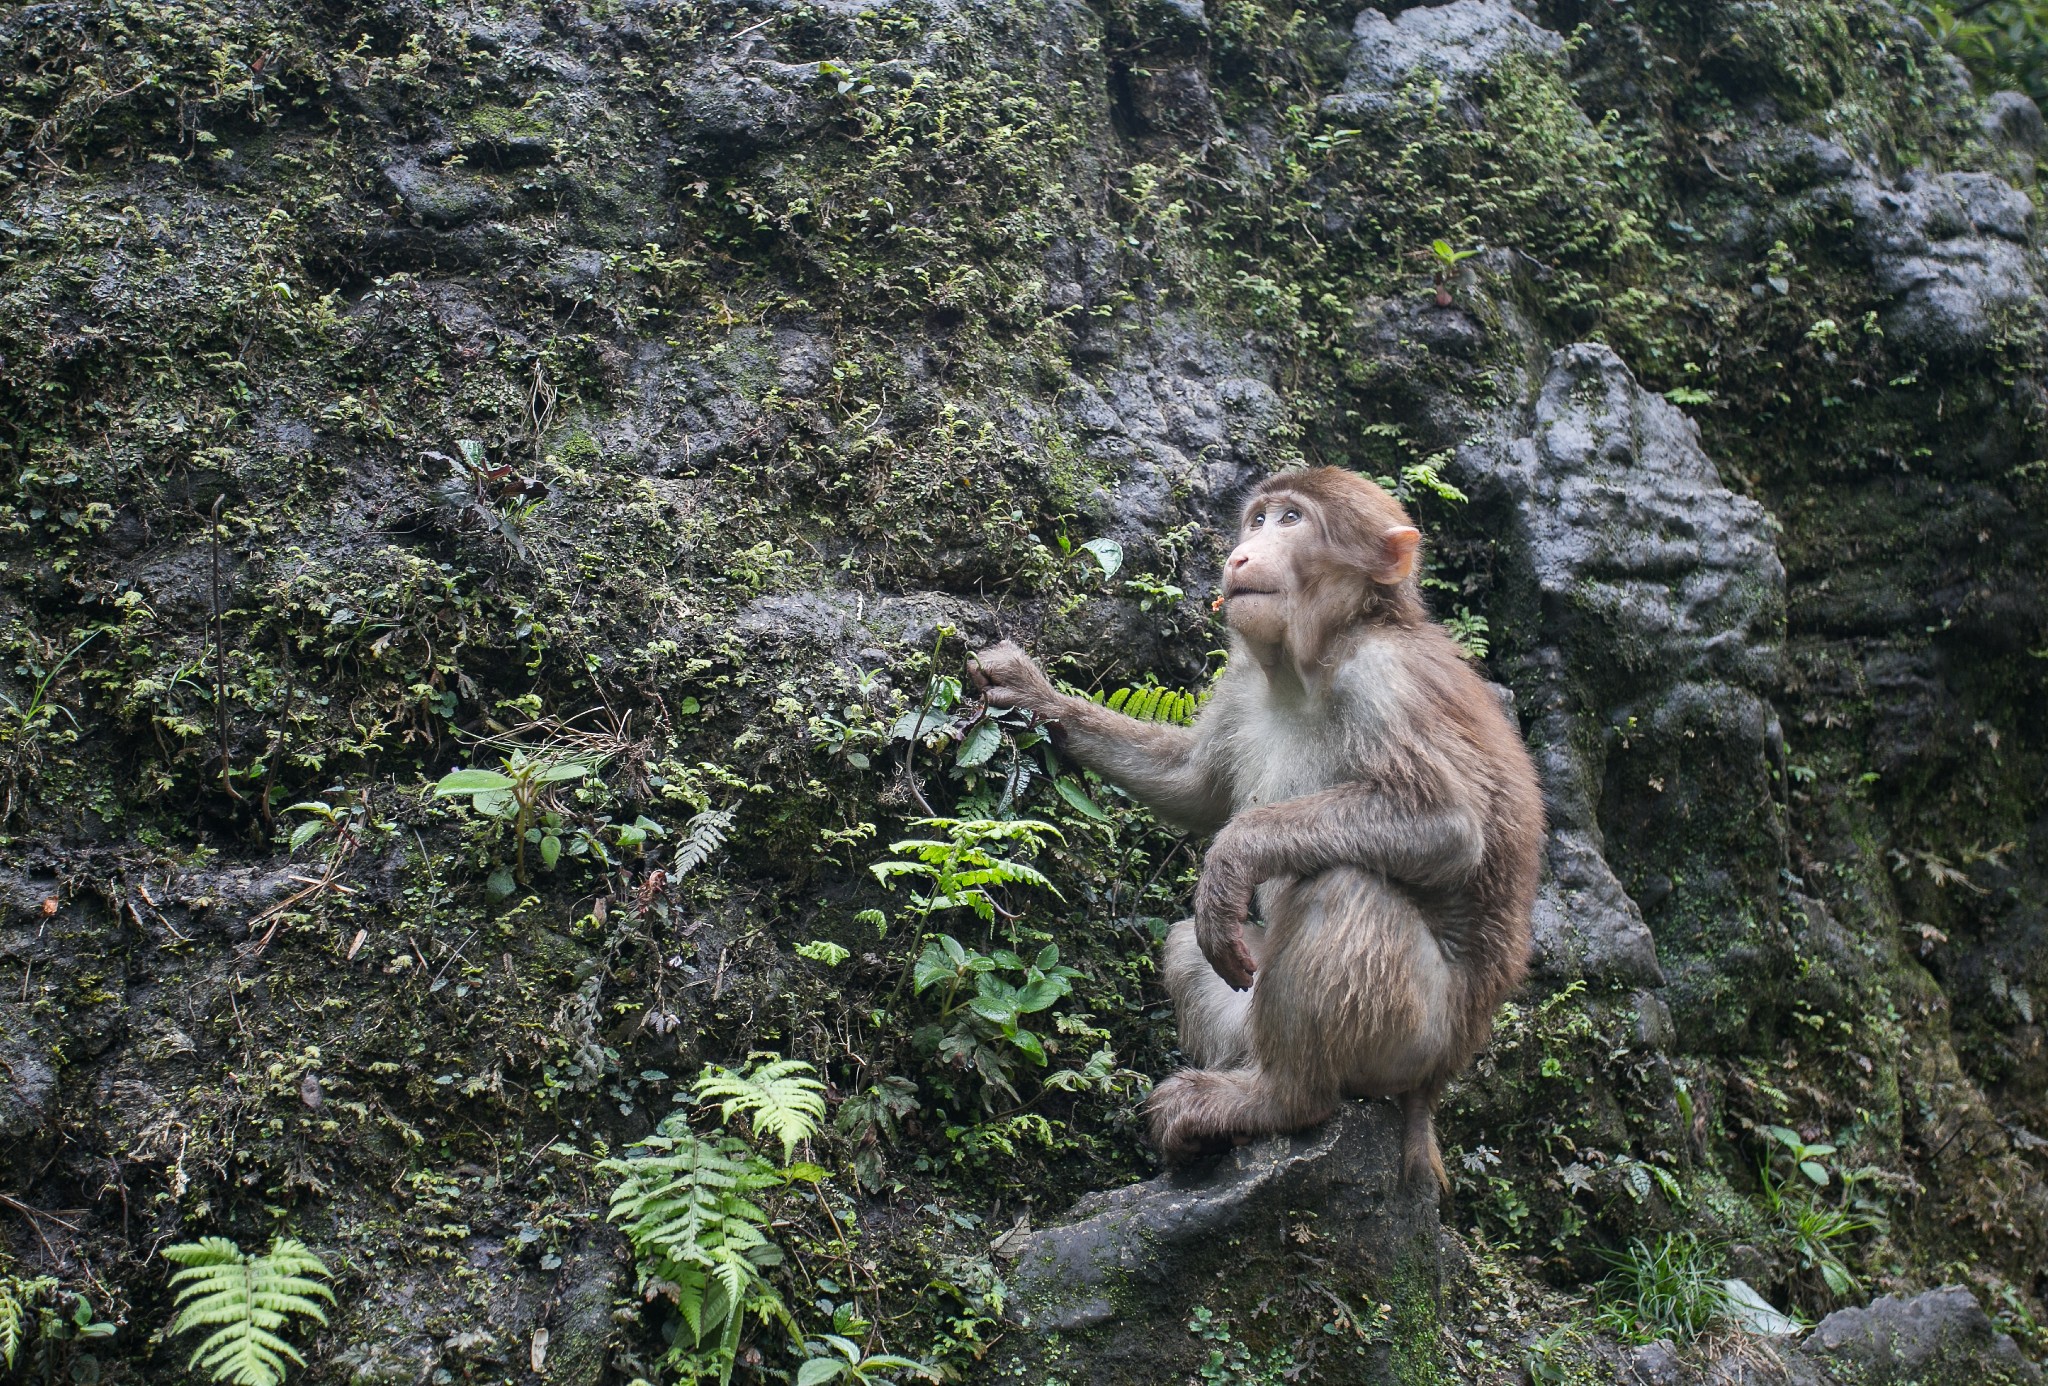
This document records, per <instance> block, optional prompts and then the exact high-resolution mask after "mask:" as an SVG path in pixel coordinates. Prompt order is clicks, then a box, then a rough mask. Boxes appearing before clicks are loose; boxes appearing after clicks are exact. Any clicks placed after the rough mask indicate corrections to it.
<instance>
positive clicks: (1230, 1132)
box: [1145, 1069, 1255, 1165]
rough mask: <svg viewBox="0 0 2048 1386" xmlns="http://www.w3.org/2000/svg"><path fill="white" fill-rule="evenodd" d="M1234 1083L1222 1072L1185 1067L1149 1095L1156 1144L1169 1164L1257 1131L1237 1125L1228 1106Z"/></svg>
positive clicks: (1225, 1147) (1214, 1150)
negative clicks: (1232, 1122)
mask: <svg viewBox="0 0 2048 1386" xmlns="http://www.w3.org/2000/svg"><path fill="white" fill-rule="evenodd" d="M1233 1087H1234V1085H1233V1084H1231V1083H1230V1082H1229V1080H1228V1079H1226V1078H1224V1076H1223V1075H1222V1074H1220V1073H1217V1072H1214V1071H1211V1070H1206V1069H1183V1070H1181V1071H1180V1072H1179V1073H1176V1074H1174V1075H1173V1077H1171V1078H1169V1079H1167V1080H1166V1081H1165V1082H1163V1083H1161V1084H1160V1085H1159V1086H1158V1087H1156V1088H1154V1089H1152V1095H1151V1096H1150V1097H1149V1098H1147V1099H1145V1110H1146V1113H1147V1116H1148V1125H1149V1126H1150V1129H1151V1135H1152V1144H1153V1145H1154V1146H1156V1147H1158V1149H1159V1153H1160V1155H1162V1156H1163V1157H1165V1159H1166V1162H1167V1163H1168V1164H1175V1165H1178V1164H1186V1163H1187V1162H1188V1161H1190V1160H1197V1159H1200V1158H1201V1157H1202V1156H1204V1155H1215V1154H1220V1153H1221V1152H1223V1151H1225V1150H1228V1149H1230V1147H1231V1146H1232V1145H1235V1144H1237V1143H1238V1142H1239V1140H1240V1139H1243V1138H1247V1137H1249V1136H1251V1135H1253V1134H1255V1133H1254V1132H1252V1131H1250V1130H1239V1129H1235V1128H1234V1127H1233V1125H1232V1124H1231V1122H1230V1121H1229V1119H1228V1117H1227V1116H1226V1115H1225V1109H1227V1108H1228V1107H1230V1106H1231V1105H1234V1104H1232V1103H1231V1102H1230V1101H1229V1098H1230V1096H1231V1095H1232V1094H1231V1092H1230V1089H1232V1088H1233Z"/></svg>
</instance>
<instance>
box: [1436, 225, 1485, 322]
mask: <svg viewBox="0 0 2048 1386" xmlns="http://www.w3.org/2000/svg"><path fill="white" fill-rule="evenodd" d="M1429 254H1430V258H1431V260H1433V261H1434V262H1435V263H1434V265H1433V266H1432V268H1431V273H1430V282H1431V283H1433V284H1435V285H1436V306H1437V307H1439V308H1448V307H1450V306H1451V279H1452V277H1453V276H1454V275H1456V274H1457V272H1458V266H1459V265H1462V264H1463V263H1465V261H1467V260H1469V259H1471V258H1472V257H1473V256H1474V255H1477V254H1479V252H1478V251H1477V250H1456V249H1453V248H1452V246H1451V243H1450V242H1449V241H1447V240H1444V239H1443V238H1442V237H1438V238H1437V239H1436V240H1433V241H1431V242H1430V243H1429Z"/></svg>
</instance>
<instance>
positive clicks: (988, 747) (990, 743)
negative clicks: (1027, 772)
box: [953, 722, 1003, 770]
mask: <svg viewBox="0 0 2048 1386" xmlns="http://www.w3.org/2000/svg"><path fill="white" fill-rule="evenodd" d="M1002 744H1003V729H1002V728H1001V727H998V726H997V725H996V724H995V723H993V722H981V723H977V724H976V725H975V728H974V730H973V731H971V732H969V733H967V739H966V740H964V741H962V742H961V743H960V750H959V751H958V753H956V754H955V755H954V757H953V763H954V764H955V765H957V766H959V767H961V768H962V769H963V770H972V769H973V768H974V767H976V766H977V765H986V764H988V762H989V760H990V758H991V757H993V756H994V755H995V753H996V750H997V748H999V747H1000V746H1001V745H1002Z"/></svg>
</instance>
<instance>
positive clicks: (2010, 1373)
mask: <svg viewBox="0 0 2048 1386" xmlns="http://www.w3.org/2000/svg"><path fill="white" fill-rule="evenodd" d="M1793 1358H1794V1367H1793V1372H1792V1379H1793V1380H1794V1381H1795V1382H1801V1383H1802V1386H1803V1383H1804V1382H1805V1381H1809V1380H1810V1381H1813V1382H1815V1383H1835V1382H1855V1383H1859V1386H1908V1383H1913V1386H1966V1383H1976V1382H1982V1383H1984V1386H2033V1383H2035V1382H2038V1381H2040V1380H2041V1371H2040V1368H2039V1367H2037V1366H2036V1365H2035V1364H2034V1363H2033V1362H2031V1361H2030V1360H2028V1358H2027V1356H2026V1355H2025V1354H2024V1353H2022V1352H2021V1351H2020V1350H2019V1348H2018V1347H2016V1346H2015V1345H2014V1343H2013V1340H2012V1339H2011V1338H2009V1337H2007V1336H2006V1335H2005V1334H2003V1333H2001V1332H1999V1331H1998V1330H1997V1329H1996V1328H1995V1327H1993V1326H1992V1323H1991V1320H1990V1319H1989V1318H1987V1317H1986V1316H1985V1313H1984V1308H1983V1306H1982V1305H1980V1304H1979V1303H1978V1302H1977V1298H1976V1296H1974V1295H1972V1294H1971V1293H1970V1292H1969V1291H1968V1290H1965V1289H1963V1288H1961V1287H1960V1286H1956V1285H1951V1286H1947V1287H1946V1288H1943V1289H1939V1290H1929V1291H1927V1292H1926V1293H1924V1294H1919V1295H1885V1296H1883V1297H1882V1298H1880V1299H1877V1300H1874V1301H1872V1302H1871V1304H1870V1305H1869V1306H1868V1307H1867V1308H1862V1309H1841V1310H1837V1311H1836V1312H1835V1313H1832V1314H1830V1315H1828V1316H1827V1317H1826V1318H1824V1319H1822V1320H1821V1321H1820V1323H1818V1324H1817V1325H1815V1326H1814V1329H1813V1332H1812V1333H1811V1334H1809V1335H1808V1336H1807V1337H1806V1339H1805V1340H1804V1341H1803V1342H1801V1343H1800V1344H1799V1347H1798V1349H1797V1350H1796V1352H1795V1353H1794V1354H1793ZM1809 1365H1810V1368H1811V1370H1806V1371H1802V1370H1801V1368H1802V1367H1808V1366H1809Z"/></svg>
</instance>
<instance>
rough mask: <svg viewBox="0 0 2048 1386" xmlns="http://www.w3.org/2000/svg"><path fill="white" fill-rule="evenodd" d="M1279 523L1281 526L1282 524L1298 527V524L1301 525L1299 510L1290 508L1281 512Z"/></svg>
mask: <svg viewBox="0 0 2048 1386" xmlns="http://www.w3.org/2000/svg"><path fill="white" fill-rule="evenodd" d="M1280 523H1281V524H1283V525H1298V524H1300V523H1301V512H1300V511H1299V510H1295V509H1292V508H1290V509H1288V510H1285V511H1283V512H1282V513H1281V515H1280Z"/></svg>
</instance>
